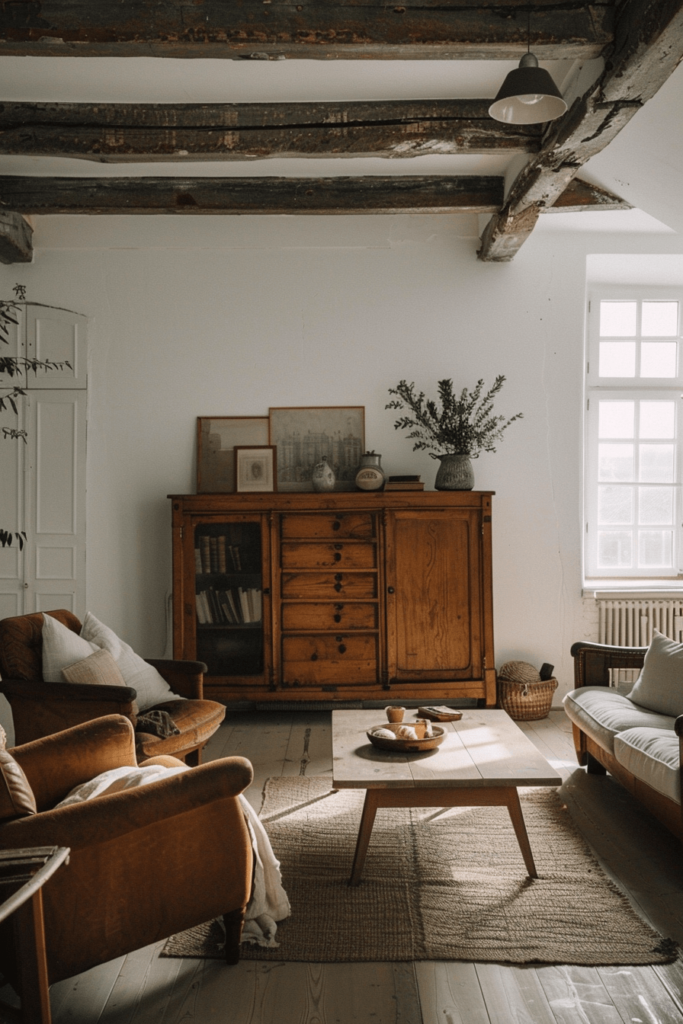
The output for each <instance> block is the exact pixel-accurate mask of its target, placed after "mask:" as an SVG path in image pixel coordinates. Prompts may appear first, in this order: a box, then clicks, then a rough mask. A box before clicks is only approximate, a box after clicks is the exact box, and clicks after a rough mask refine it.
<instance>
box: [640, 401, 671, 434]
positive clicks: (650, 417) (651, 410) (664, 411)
mask: <svg viewBox="0 0 683 1024" xmlns="http://www.w3.org/2000/svg"><path fill="white" fill-rule="evenodd" d="M675 423H676V405H675V402H641V403H640V431H639V436H640V437H642V438H646V437H648V438H650V437H651V438H653V439H654V438H657V439H659V438H662V439H663V438H665V437H674V436H675Z"/></svg>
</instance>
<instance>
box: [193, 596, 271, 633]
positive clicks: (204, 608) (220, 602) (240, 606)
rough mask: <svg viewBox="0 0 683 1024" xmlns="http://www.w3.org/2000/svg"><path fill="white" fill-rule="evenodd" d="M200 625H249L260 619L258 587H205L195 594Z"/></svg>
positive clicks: (260, 601)
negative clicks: (223, 588)
mask: <svg viewBox="0 0 683 1024" xmlns="http://www.w3.org/2000/svg"><path fill="white" fill-rule="evenodd" d="M195 601H196V606H197V621H198V622H199V625H200V626H205V625H210V626H211V625H227V626H241V625H251V624H254V623H257V622H260V621H261V613H262V597H261V590H260V589H259V588H258V587H231V588H230V589H229V590H217V589H216V588H215V587H206V588H205V589H204V590H200V591H199V592H198V593H197V594H196V595H195Z"/></svg>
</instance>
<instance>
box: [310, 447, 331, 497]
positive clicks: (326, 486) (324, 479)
mask: <svg viewBox="0 0 683 1024" xmlns="http://www.w3.org/2000/svg"><path fill="white" fill-rule="evenodd" d="M336 479H337V478H336V476H335V475H334V470H333V469H332V466H330V464H329V462H328V461H327V458H326V457H325V456H324V455H323V457H322V461H321V462H318V463H316V465H315V466H314V467H313V473H312V476H311V483H312V484H313V490H314V491H332V490H334V484H335V480H336Z"/></svg>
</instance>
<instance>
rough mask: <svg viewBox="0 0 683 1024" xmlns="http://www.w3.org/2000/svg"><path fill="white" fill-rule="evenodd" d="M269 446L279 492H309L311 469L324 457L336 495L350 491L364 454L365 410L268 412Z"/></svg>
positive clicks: (332, 408)
mask: <svg viewBox="0 0 683 1024" xmlns="http://www.w3.org/2000/svg"><path fill="white" fill-rule="evenodd" d="M270 443H271V445H274V446H275V447H276V448H277V489H278V491H312V490H313V484H312V483H311V476H312V474H313V467H314V466H315V465H316V464H317V463H318V462H320V461H321V460H322V457H323V455H324V456H325V457H326V459H327V461H328V463H329V464H330V466H331V467H332V469H333V470H334V475H335V485H334V489H335V491H353V490H354V487H355V485H354V481H355V479H356V473H357V472H358V466H359V464H360V457H361V455H362V454H363V452H364V451H365V406H363V405H353V406H340V405H330V406H319V407H318V406H305V407H299V408H296V407H293V408H276V409H271V410H270Z"/></svg>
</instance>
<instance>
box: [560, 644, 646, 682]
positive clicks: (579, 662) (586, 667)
mask: <svg viewBox="0 0 683 1024" xmlns="http://www.w3.org/2000/svg"><path fill="white" fill-rule="evenodd" d="M646 654H647V647H612V646H610V645H609V644H594V643H589V642H588V641H586V640H580V641H578V643H575V644H572V648H571V655H572V657H573V659H574V685H575V687H576V688H577V689H578V687H580V686H609V670H610V669H611V668H642V667H643V662H644V661H645V655H646Z"/></svg>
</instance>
